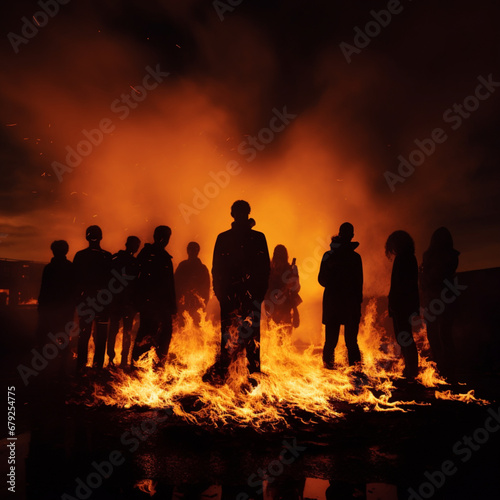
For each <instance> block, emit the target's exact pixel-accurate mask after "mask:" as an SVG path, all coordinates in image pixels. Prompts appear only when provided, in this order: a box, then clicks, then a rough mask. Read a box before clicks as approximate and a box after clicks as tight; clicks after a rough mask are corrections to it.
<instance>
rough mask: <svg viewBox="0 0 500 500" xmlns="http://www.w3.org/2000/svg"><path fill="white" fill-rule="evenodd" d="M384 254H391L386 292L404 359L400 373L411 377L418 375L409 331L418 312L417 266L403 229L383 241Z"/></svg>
mask: <svg viewBox="0 0 500 500" xmlns="http://www.w3.org/2000/svg"><path fill="white" fill-rule="evenodd" d="M385 253H386V255H387V257H388V258H389V259H390V258H392V257H394V263H393V266H392V274H391V289H390V291H389V316H391V317H392V321H393V324H394V334H395V335H396V340H397V342H398V344H399V345H400V346H401V352H402V354H403V357H404V361H405V368H404V371H403V376H404V377H405V378H406V379H409V380H412V379H414V378H415V377H416V376H417V375H418V352H417V346H416V345H415V340H414V339H413V332H412V323H411V318H412V316H415V315H418V314H419V312H420V300H419V295H418V265H417V259H416V258H415V244H414V243H413V239H412V237H411V236H410V235H409V234H408V233H407V232H406V231H394V232H393V233H392V234H391V235H390V236H389V238H387V241H386V243H385Z"/></svg>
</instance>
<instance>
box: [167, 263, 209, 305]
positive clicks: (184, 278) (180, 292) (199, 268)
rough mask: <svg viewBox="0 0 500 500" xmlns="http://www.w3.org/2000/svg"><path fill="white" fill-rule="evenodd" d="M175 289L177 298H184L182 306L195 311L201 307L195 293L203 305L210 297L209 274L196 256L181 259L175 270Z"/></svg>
mask: <svg viewBox="0 0 500 500" xmlns="http://www.w3.org/2000/svg"><path fill="white" fill-rule="evenodd" d="M174 277H175V289H176V291H177V298H178V300H182V299H184V308H185V309H187V310H189V311H190V310H194V311H196V310H197V309H199V308H200V307H201V302H200V300H199V299H198V297H197V295H198V296H199V297H201V298H202V299H203V300H204V302H205V305H207V304H208V300H209V298H210V274H209V273H208V269H207V266H205V265H204V264H203V263H202V262H201V260H200V259H199V258H198V257H196V258H194V259H188V260H183V261H182V262H181V263H180V264H179V265H178V266H177V269H176V270H175V275H174Z"/></svg>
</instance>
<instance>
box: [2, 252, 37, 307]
mask: <svg viewBox="0 0 500 500" xmlns="http://www.w3.org/2000/svg"><path fill="white" fill-rule="evenodd" d="M44 268H45V264H44V263H41V262H33V261H29V260H13V259H0V307H2V306H3V307H7V306H9V307H16V306H19V305H21V306H23V305H26V304H28V303H31V304H33V306H35V304H36V298H37V297H38V293H39V292H40V284H41V281H42V274H43V270H44Z"/></svg>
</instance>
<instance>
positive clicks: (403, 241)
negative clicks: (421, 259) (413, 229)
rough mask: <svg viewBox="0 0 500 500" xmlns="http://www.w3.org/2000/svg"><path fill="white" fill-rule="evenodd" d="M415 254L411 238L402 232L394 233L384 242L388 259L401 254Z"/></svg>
mask: <svg viewBox="0 0 500 500" xmlns="http://www.w3.org/2000/svg"><path fill="white" fill-rule="evenodd" d="M414 253H415V243H414V242H413V238H412V237H411V236H410V235H409V234H408V233H407V232H406V231H402V230H398V231H394V232H393V233H392V234H391V235H390V236H389V237H388V238H387V241H386V242H385V254H386V255H387V257H388V258H391V256H394V257H396V256H398V255H403V254H410V255H413V254H414Z"/></svg>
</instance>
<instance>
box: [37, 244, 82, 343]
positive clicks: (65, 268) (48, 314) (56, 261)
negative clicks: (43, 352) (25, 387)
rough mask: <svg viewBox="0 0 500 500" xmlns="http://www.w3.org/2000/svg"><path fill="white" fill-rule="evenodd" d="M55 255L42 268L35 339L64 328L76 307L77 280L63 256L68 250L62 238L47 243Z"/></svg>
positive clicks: (70, 264)
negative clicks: (36, 336)
mask: <svg viewBox="0 0 500 500" xmlns="http://www.w3.org/2000/svg"><path fill="white" fill-rule="evenodd" d="M50 249H51V250H52V253H53V255H54V257H53V258H52V260H51V261H50V263H49V264H47V265H46V266H45V267H44V269H43V274H42V284H41V286H40V295H39V296H38V339H37V340H38V343H39V345H44V344H45V343H47V342H48V341H49V339H48V337H47V334H48V333H53V334H54V335H55V334H57V333H62V332H66V333H68V332H67V331H66V330H67V329H66V325H67V324H68V323H69V322H71V321H73V317H74V314H75V307H76V298H77V297H76V282H75V270H74V266H73V264H72V263H71V262H70V261H69V260H68V259H67V258H66V255H67V253H68V250H69V246H68V243H66V241H64V240H59V241H54V242H53V243H52V245H50Z"/></svg>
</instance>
